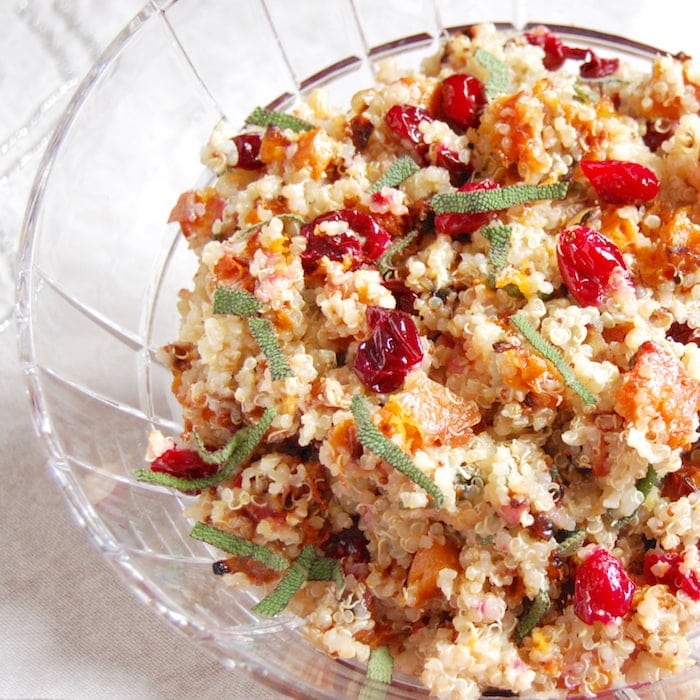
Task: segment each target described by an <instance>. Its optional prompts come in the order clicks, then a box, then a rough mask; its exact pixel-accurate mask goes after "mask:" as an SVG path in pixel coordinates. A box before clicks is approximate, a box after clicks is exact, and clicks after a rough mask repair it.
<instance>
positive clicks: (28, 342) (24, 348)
mask: <svg viewBox="0 0 700 700" xmlns="http://www.w3.org/2000/svg"><path fill="white" fill-rule="evenodd" d="M176 2H177V0H161V1H159V2H158V1H154V2H150V3H147V4H146V5H145V6H144V8H143V9H142V11H141V12H140V13H139V14H137V15H136V16H135V17H134V19H133V20H132V22H130V23H129V25H127V27H125V29H124V30H123V31H122V32H121V33H120V34H119V35H118V36H117V37H116V38H115V40H114V41H113V42H112V43H111V44H110V46H109V47H108V48H107V49H106V50H105V52H104V53H103V55H102V56H101V58H100V60H99V61H98V62H97V63H96V64H95V66H94V67H93V69H92V70H91V71H90V73H89V74H88V75H87V76H86V78H85V79H84V80H83V82H82V83H81V85H80V86H79V88H78V89H77V91H76V94H75V96H74V97H73V99H72V100H71V102H70V104H69V106H68V108H67V110H66V112H65V113H64V116H63V118H62V119H61V122H60V123H59V125H58V127H57V129H56V131H55V132H54V135H53V137H52V139H51V141H50V143H49V145H48V147H47V149H46V152H45V155H44V157H43V159H42V161H41V164H40V166H39V169H38V174H37V177H36V179H35V182H34V185H33V187H32V191H31V194H30V198H29V202H28V206H27V213H26V215H25V220H24V223H23V226H22V235H21V239H20V246H19V253H18V257H17V260H18V266H17V267H18V271H17V281H16V289H17V301H16V306H15V321H16V325H17V332H18V345H19V356H20V361H21V363H22V368H23V370H24V374H25V379H26V382H27V384H28V387H29V392H30V396H31V402H32V415H33V420H34V424H35V428H36V430H37V432H38V434H39V435H40V436H41V437H42V438H43V439H44V441H45V443H46V446H47V447H48V449H49V454H50V460H49V469H50V471H52V472H53V475H54V477H56V478H57V481H58V482H59V484H60V486H61V488H62V491H63V493H64V495H65V497H66V500H67V501H68V503H69V505H70V506H71V508H72V510H73V513H74V517H75V519H76V521H77V522H78V523H79V524H80V525H81V526H82V527H83V528H84V529H85V530H86V531H87V532H88V534H89V535H90V537H91V539H92V541H93V543H94V544H95V545H96V546H97V547H98V549H100V550H101V551H102V553H103V554H104V555H105V558H106V559H107V561H109V562H110V564H111V565H112V566H113V568H114V570H115V571H116V572H117V574H118V575H119V576H120V578H121V579H122V580H124V581H125V583H126V584H127V586H128V588H129V589H130V590H131V592H132V593H133V594H134V595H135V596H136V597H137V598H138V599H140V600H141V602H143V603H144V604H145V605H147V606H148V607H150V608H151V609H153V610H154V611H155V612H156V613H157V614H158V615H159V616H161V617H163V618H165V619H166V620H168V621H169V622H170V623H171V624H172V625H174V626H175V627H176V628H177V629H178V630H180V631H181V632H182V633H184V634H185V635H186V636H188V637H191V638H194V639H195V640H197V641H198V642H199V643H200V644H201V645H202V646H203V647H204V648H205V649H207V650H208V651H209V652H210V653H211V654H212V655H213V656H215V657H216V658H217V659H218V660H219V661H220V662H221V663H222V664H223V665H224V666H227V667H230V668H233V667H236V668H240V669H244V670H245V671H247V672H248V673H250V674H251V675H252V676H253V677H254V678H256V679H257V680H258V681H260V682H262V683H264V684H265V685H266V686H268V687H270V688H271V689H274V690H278V691H281V692H284V693H285V694H286V695H287V696H288V697H299V698H302V697H308V694H307V693H308V690H309V687H308V685H307V684H306V683H304V682H302V681H300V680H299V679H292V678H290V677H289V676H288V675H286V674H284V673H282V675H281V676H280V675H277V673H276V671H271V670H270V669H269V668H263V667H262V666H261V665H260V663H259V659H258V658H257V657H256V656H255V654H247V653H246V651H245V649H243V648H238V649H234V648H231V647H230V646H229V645H228V644H225V643H224V642H222V640H221V639H218V638H216V637H214V636H212V634H211V632H210V631H208V630H206V629H204V628H201V627H198V626H197V625H194V624H193V623H192V622H191V621H190V620H189V619H188V617H187V615H186V614H185V613H183V612H182V611H180V610H178V609H177V606H175V605H174V604H173V603H172V602H171V601H167V600H164V599H163V593H162V591H160V590H158V589H155V590H154V588H153V587H152V586H150V585H149V583H148V581H147V580H146V579H144V577H143V576H142V574H141V572H140V571H139V570H138V569H137V568H136V567H134V566H133V565H132V563H131V561H130V559H129V557H128V556H125V555H124V553H123V552H122V550H120V548H119V546H118V545H117V544H116V543H115V542H114V541H113V540H112V539H111V538H110V537H108V536H106V535H105V533H104V532H102V531H101V529H100V527H99V522H98V521H99V517H98V516H97V515H96V513H95V511H94V509H93V508H92V506H91V504H90V503H89V501H88V500H87V499H86V497H85V494H83V493H82V492H81V491H80V490H79V489H76V488H75V487H74V485H71V484H70V483H69V482H68V481H66V479H65V478H63V476H65V473H66V472H67V471H70V467H68V466H67V465H66V464H65V462H64V461H63V459H62V455H61V451H60V448H59V446H58V445H57V444H56V442H55V441H54V439H53V436H52V429H51V422H50V417H49V416H48V415H47V413H46V411H45V410H44V408H43V400H42V387H41V383H40V381H39V380H38V378H37V376H36V373H35V372H34V366H33V335H32V326H31V305H32V303H31V290H32V285H33V283H34V279H33V272H32V262H33V259H34V246H33V241H32V234H33V230H34V226H35V223H36V217H37V215H38V212H39V209H40V206H41V197H42V194H43V192H44V190H45V187H46V183H47V181H48V179H49V177H50V174H51V170H52V163H53V160H54V157H55V151H56V149H57V147H58V145H59V144H60V143H61V141H62V138H63V136H64V135H65V133H66V131H67V130H68V128H69V127H70V124H71V123H72V121H73V119H74V117H75V115H76V114H77V113H78V111H79V110H80V107H81V105H82V103H83V101H84V99H85V97H86V96H87V94H88V93H89V91H90V89H91V87H92V85H93V84H94V82H95V81H96V80H97V79H98V78H99V76H100V75H101V73H102V71H103V70H104V68H105V66H106V65H108V64H109V63H110V62H111V61H113V60H115V59H116V57H117V56H118V54H119V53H120V52H121V51H122V50H123V48H124V47H125V46H126V44H127V43H128V41H129V39H130V38H131V37H132V36H133V35H134V34H135V33H136V32H138V31H139V29H140V28H141V27H142V25H143V24H144V23H145V22H146V21H148V20H149V19H150V18H151V17H152V16H153V14H154V13H156V12H159V11H162V10H164V9H166V8H167V7H169V6H171V5H173V4H176ZM536 24H539V23H531V24H529V25H527V26H535V25H536ZM467 26H468V25H464V26H456V27H450V28H446V31H447V32H448V33H452V32H455V31H460V30H463V29H464V28H465V27H467ZM548 26H550V27H552V28H553V29H555V30H556V31H560V32H561V33H562V34H565V35H567V36H571V37H575V38H581V37H582V38H583V39H585V40H586V41H592V42H595V43H597V44H599V45H604V46H610V47H615V46H617V47H619V45H620V43H623V45H624V47H625V48H626V49H627V50H630V51H631V52H634V53H636V54H637V55H639V56H642V57H646V58H648V57H649V56H650V55H653V54H656V53H661V52H659V51H658V50H657V49H655V48H653V47H650V46H648V45H646V44H641V43H639V42H634V41H631V40H624V42H621V41H620V39H619V38H618V37H614V36H611V35H608V34H605V33H602V32H598V31H595V30H585V29H579V28H574V27H567V26H564V25H548ZM417 39H419V40H423V37H417ZM409 43H412V42H409ZM405 45H406V44H401V45H400V46H396V45H392V46H380V47H376V50H375V52H374V55H375V56H380V55H381V56H383V55H386V54H387V52H395V51H398V52H400V51H401V50H402V48H404V47H405ZM329 72H332V71H329V69H326V70H324V71H321V72H320V73H318V74H316V75H315V76H312V78H310V79H309V80H308V81H305V83H304V84H303V87H304V89H305V90H306V89H310V88H311V87H314V86H318V84H319V83H321V82H323V81H325V80H327V79H328V75H329ZM340 665H341V666H345V664H342V662H341V663H340ZM346 668H348V670H349V672H350V673H352V674H355V675H357V669H356V668H354V667H349V666H346ZM689 683H692V684H694V685H693V687H695V684H697V685H698V687H700V671H698V670H697V669H692V670H691V671H690V672H689V673H685V674H680V675H679V676H676V677H673V678H669V679H665V680H661V681H657V682H653V683H649V684H644V685H641V686H636V687H634V692H635V697H638V698H643V699H647V698H648V699H649V700H651V699H652V698H653V699H657V698H658V699H661V698H670V697H671V696H673V695H675V691H676V690H681V689H682V694H683V695H684V696H685V695H686V694H687V691H688V689H689V685H688V684H689ZM351 686H354V687H353V688H351V690H355V689H359V688H360V685H359V683H358V681H357V680H356V679H355V680H354V683H353V682H351ZM346 689H347V688H346ZM313 690H314V692H315V694H316V696H317V697H319V698H329V699H330V698H336V697H339V694H338V689H333V690H331V691H328V692H326V691H325V690H321V691H320V692H319V689H318V688H316V687H314V688H313ZM386 690H387V696H386V697H389V698H393V697H396V698H398V697H401V698H408V697H411V698H412V697H415V698H418V697H427V693H426V692H425V691H423V690H422V689H416V688H412V687H403V688H400V689H399V688H397V687H396V685H392V686H391V687H387V689H386ZM629 690H632V688H630V689H629ZM397 691H398V693H400V694H397ZM353 694H354V693H353ZM343 695H345V693H343ZM490 697H496V696H490ZM599 697H601V698H603V697H605V698H620V699H621V700H622V698H629V697H630V695H629V693H628V692H627V690H626V689H616V690H611V691H608V692H606V693H605V694H604V695H601V696H599ZM540 700H541V699H540Z"/></svg>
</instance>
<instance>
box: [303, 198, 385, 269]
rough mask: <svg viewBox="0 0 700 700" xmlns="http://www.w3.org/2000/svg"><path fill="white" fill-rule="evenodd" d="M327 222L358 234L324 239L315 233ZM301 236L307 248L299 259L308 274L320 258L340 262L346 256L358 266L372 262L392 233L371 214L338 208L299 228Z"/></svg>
mask: <svg viewBox="0 0 700 700" xmlns="http://www.w3.org/2000/svg"><path fill="white" fill-rule="evenodd" d="M329 221H342V222H345V223H346V224H347V225H348V226H349V228H350V229H351V230H352V231H353V232H354V233H355V234H357V235H353V234H352V233H345V232H343V233H336V234H333V235H330V236H325V235H323V233H318V232H317V231H316V227H317V226H319V225H320V224H323V223H324V222H329ZM301 235H302V236H304V238H306V249H305V250H304V251H303V252H302V254H301V260H302V264H303V265H304V269H305V270H306V271H307V272H308V271H311V270H313V269H314V268H315V266H316V263H317V262H318V261H319V260H320V259H321V258H323V257H326V258H328V259H329V260H337V261H340V260H342V259H343V258H344V257H345V256H346V255H348V256H350V258H352V259H353V261H354V262H355V263H358V264H359V263H362V262H373V261H374V260H376V259H377V258H378V257H379V256H380V255H381V254H382V253H383V252H384V251H385V250H386V249H387V248H388V247H389V244H390V243H391V234H390V233H389V232H388V231H387V230H386V229H385V228H384V227H383V226H380V225H379V224H378V223H377V222H376V221H375V220H374V218H373V217H372V216H371V215H370V214H365V213H363V212H359V211H355V210H354V209H337V210H335V211H330V212H327V213H326V214H321V215H320V216H317V217H316V218H315V219H314V220H313V221H311V222H309V223H307V224H304V225H303V226H302V227H301ZM358 236H359V237H358Z"/></svg>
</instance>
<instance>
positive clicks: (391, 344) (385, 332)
mask: <svg viewBox="0 0 700 700" xmlns="http://www.w3.org/2000/svg"><path fill="white" fill-rule="evenodd" d="M366 314H367V324H368V325H369V329H370V331H369V338H367V340H363V341H362V342H361V343H360V344H359V345H358V348H357V355H356V356H355V362H354V364H353V370H354V372H355V374H357V376H358V377H359V378H360V379H361V380H362V383H363V384H364V385H365V386H366V387H367V388H368V389H371V390H372V391H376V392H377V393H381V394H385V393H387V394H388V393H391V392H392V391H396V390H397V389H398V388H400V386H401V385H402V384H403V381H404V379H405V378H406V375H407V374H408V373H409V372H410V371H411V370H412V369H413V368H414V367H415V366H416V365H418V364H419V363H420V362H421V360H422V359H423V348H422V346H421V342H420V336H419V334H418V329H417V328H416V324H415V323H414V321H413V319H412V318H411V317H410V316H409V315H408V314H406V313H404V312H403V311H398V310H396V309H385V308H383V307H380V306H368V307H367V311H366Z"/></svg>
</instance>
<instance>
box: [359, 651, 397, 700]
mask: <svg viewBox="0 0 700 700" xmlns="http://www.w3.org/2000/svg"><path fill="white" fill-rule="evenodd" d="M393 675H394V659H393V657H392V656H391V652H390V651H389V647H386V646H383V647H375V648H374V649H372V650H371V651H370V653H369V660H368V661H367V672H366V675H365V683H364V684H363V686H362V689H361V690H360V694H359V696H358V700H380V699H381V698H383V697H384V696H385V695H386V693H385V692H384V688H383V687H382V686H381V685H380V683H381V684H384V683H387V684H388V683H391V678H392V676H393Z"/></svg>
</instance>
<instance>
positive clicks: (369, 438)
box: [351, 394, 443, 508]
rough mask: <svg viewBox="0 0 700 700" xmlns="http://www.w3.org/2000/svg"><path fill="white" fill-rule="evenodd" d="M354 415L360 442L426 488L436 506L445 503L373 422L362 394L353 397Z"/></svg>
mask: <svg viewBox="0 0 700 700" xmlns="http://www.w3.org/2000/svg"><path fill="white" fill-rule="evenodd" d="M351 410H352V415H353V417H354V418H355V423H356V425H357V439H358V440H359V441H360V444H361V445H362V446H363V447H365V448H367V449H368V450H369V451H370V452H373V453H374V454H375V455H377V457H379V458H380V459H383V460H384V461H385V462H387V464H390V465H391V466H392V467H394V469H397V470H398V471H400V472H401V473H402V474H405V475H406V476H407V477H408V478H409V479H410V480H411V481H413V483H415V484H417V485H418V486H420V487H421V488H423V489H425V490H426V491H427V492H428V493H429V494H430V496H431V497H432V498H433V501H434V502H435V507H436V508H441V507H442V503H443V495H442V491H440V489H439V488H438V487H437V486H436V485H435V484H434V483H433V482H432V481H431V480H430V479H429V478H428V477H427V476H426V475H425V474H423V472H422V471H421V470H420V469H418V467H417V466H416V465H415V464H413V462H412V461H411V459H410V458H409V456H408V455H407V454H406V453H405V452H404V451H403V450H402V449H401V448H400V447H399V446H398V445H396V444H394V443H393V442H391V440H389V439H388V438H387V437H386V436H385V435H384V434H383V433H382V432H381V431H380V430H379V428H377V426H375V425H374V423H372V420H371V418H370V415H369V410H368V408H367V401H366V400H365V397H364V396H363V395H362V394H355V396H353V397H352V405H351Z"/></svg>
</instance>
